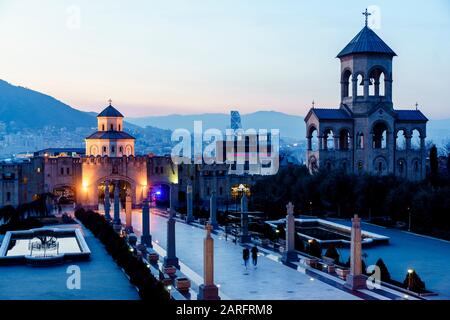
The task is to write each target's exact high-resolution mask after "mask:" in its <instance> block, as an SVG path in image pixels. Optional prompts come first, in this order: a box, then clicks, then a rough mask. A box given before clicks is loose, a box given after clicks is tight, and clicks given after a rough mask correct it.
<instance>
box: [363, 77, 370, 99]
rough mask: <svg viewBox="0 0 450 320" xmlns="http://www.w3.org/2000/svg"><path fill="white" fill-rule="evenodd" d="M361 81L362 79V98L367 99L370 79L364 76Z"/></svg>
mask: <svg viewBox="0 0 450 320" xmlns="http://www.w3.org/2000/svg"><path fill="white" fill-rule="evenodd" d="M363 81H364V99H367V98H368V97H369V86H370V79H369V77H368V76H366V77H365V79H364V80H363Z"/></svg>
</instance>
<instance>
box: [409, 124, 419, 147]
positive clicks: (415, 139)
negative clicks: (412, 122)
mask: <svg viewBox="0 0 450 320" xmlns="http://www.w3.org/2000/svg"><path fill="white" fill-rule="evenodd" d="M411 149H413V150H419V149H420V132H419V130H417V129H414V130H413V131H412V135H411Z"/></svg>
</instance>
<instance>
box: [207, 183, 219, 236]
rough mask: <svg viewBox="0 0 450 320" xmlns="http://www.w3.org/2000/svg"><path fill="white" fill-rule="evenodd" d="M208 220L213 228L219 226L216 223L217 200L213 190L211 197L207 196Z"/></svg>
mask: <svg viewBox="0 0 450 320" xmlns="http://www.w3.org/2000/svg"><path fill="white" fill-rule="evenodd" d="M209 222H210V223H211V226H212V227H213V229H217V228H218V227H219V224H218V223H217V200H216V192H215V191H213V192H212V194H211V197H210V198H209Z"/></svg>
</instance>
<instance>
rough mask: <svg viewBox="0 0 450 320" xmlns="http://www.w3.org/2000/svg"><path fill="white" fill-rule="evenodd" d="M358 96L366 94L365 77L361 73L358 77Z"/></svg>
mask: <svg viewBox="0 0 450 320" xmlns="http://www.w3.org/2000/svg"><path fill="white" fill-rule="evenodd" d="M356 96H357V97H362V96H364V77H363V76H362V75H361V74H358V77H357V78H356Z"/></svg>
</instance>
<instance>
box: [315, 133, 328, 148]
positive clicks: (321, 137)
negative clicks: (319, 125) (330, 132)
mask: <svg viewBox="0 0 450 320" xmlns="http://www.w3.org/2000/svg"><path fill="white" fill-rule="evenodd" d="M317 142H318V145H317V150H323V136H317ZM325 145H327V144H326V143H325Z"/></svg>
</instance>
